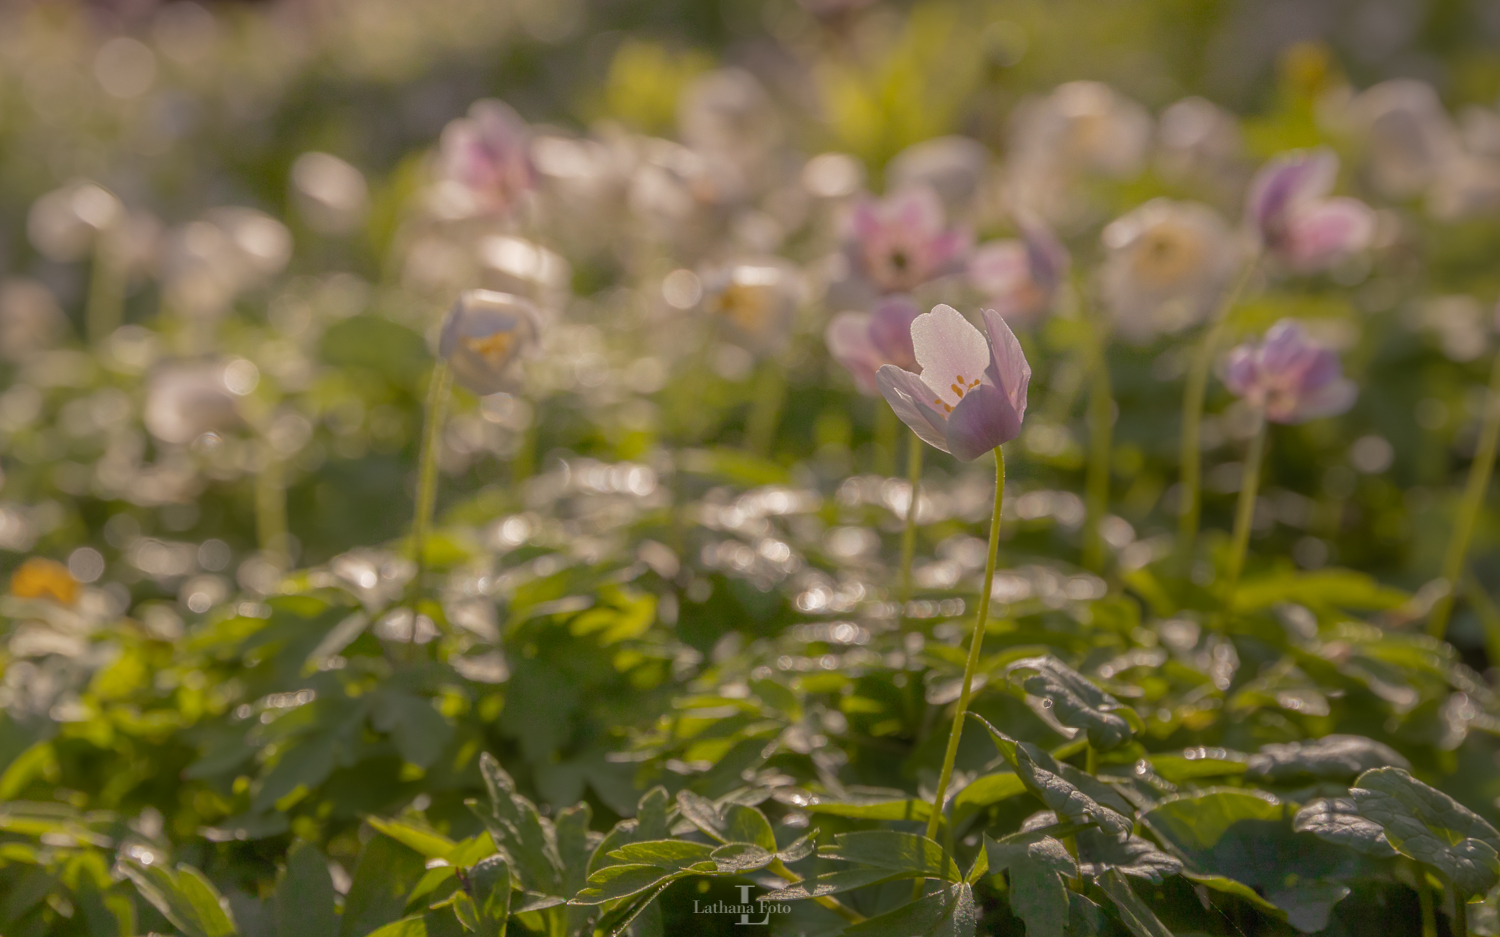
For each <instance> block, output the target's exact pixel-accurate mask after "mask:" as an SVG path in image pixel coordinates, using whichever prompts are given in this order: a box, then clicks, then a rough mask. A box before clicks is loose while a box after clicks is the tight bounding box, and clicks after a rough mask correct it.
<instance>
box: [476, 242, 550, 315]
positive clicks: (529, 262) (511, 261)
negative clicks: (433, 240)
mask: <svg viewBox="0 0 1500 937" xmlns="http://www.w3.org/2000/svg"><path fill="white" fill-rule="evenodd" d="M478 252H479V277H480V282H481V283H482V284H483V285H484V287H485V289H488V290H493V291H494V292H497V293H511V294H514V295H516V296H524V297H526V298H527V299H530V300H532V301H534V302H535V303H537V305H538V306H540V307H541V308H542V309H543V310H551V309H556V308H558V307H560V306H561V305H562V304H563V303H564V301H565V300H566V298H567V296H568V292H569V285H570V283H571V281H572V278H573V269H572V267H571V266H570V265H569V264H568V262H567V260H566V259H564V258H563V257H562V256H561V255H560V254H558V253H556V252H555V251H551V250H548V249H547V248H545V247H542V246H541V245H540V244H535V243H533V242H531V241H528V240H526V239H525V238H519V237H513V236H511V235H502V234H493V235H490V236H489V237H486V238H482V239H480V241H479V244H478Z"/></svg>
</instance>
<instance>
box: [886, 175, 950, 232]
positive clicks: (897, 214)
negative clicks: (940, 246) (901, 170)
mask: <svg viewBox="0 0 1500 937" xmlns="http://www.w3.org/2000/svg"><path fill="white" fill-rule="evenodd" d="M883 207H884V208H885V209H886V218H887V219H888V221H887V223H888V224H890V225H891V226H892V227H896V228H900V229H901V230H903V231H906V232H907V233H908V234H909V235H911V236H912V239H913V240H926V239H928V238H933V237H937V236H938V234H939V233H940V232H941V231H942V230H943V202H942V199H940V198H938V196H937V193H936V192H934V191H932V189H931V188H929V187H928V186H925V185H915V186H911V187H910V188H906V189H902V190H901V191H899V192H897V193H896V194H894V195H892V196H890V197H889V198H887V199H886V203H885V205H884V206H883Z"/></svg>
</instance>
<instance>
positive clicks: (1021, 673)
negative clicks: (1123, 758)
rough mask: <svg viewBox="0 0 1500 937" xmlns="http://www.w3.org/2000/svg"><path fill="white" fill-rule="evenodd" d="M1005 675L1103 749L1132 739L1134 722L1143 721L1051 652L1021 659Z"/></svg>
mask: <svg viewBox="0 0 1500 937" xmlns="http://www.w3.org/2000/svg"><path fill="white" fill-rule="evenodd" d="M1005 676H1006V679H1008V680H1010V681H1011V682H1012V683H1016V684H1019V685H1020V687H1021V688H1022V689H1023V690H1025V691H1026V692H1027V693H1029V694H1031V695H1032V696H1035V697H1037V698H1039V699H1040V700H1041V701H1042V706H1043V707H1044V708H1045V709H1046V710H1047V711H1048V712H1050V713H1051V714H1052V717H1053V718H1055V719H1056V720H1057V721H1058V722H1060V723H1062V724H1063V725H1064V726H1067V727H1068V728H1071V729H1080V730H1082V731H1083V732H1084V733H1085V734H1087V736H1088V740H1089V744H1090V745H1092V746H1094V748H1096V749H1098V750H1100V751H1108V750H1110V749H1112V748H1118V747H1120V746H1121V745H1124V744H1125V743H1126V742H1128V741H1130V740H1131V738H1132V737H1133V736H1134V732H1133V731H1132V723H1134V724H1136V725H1138V724H1139V721H1140V720H1139V718H1138V717H1137V716H1136V715H1135V712H1134V711H1133V710H1131V709H1130V708H1129V707H1128V706H1125V705H1124V704H1122V703H1121V702H1120V701H1119V700H1117V699H1115V698H1114V697H1113V696H1110V695H1109V694H1108V693H1106V692H1104V691H1103V690H1101V689H1099V688H1098V687H1097V686H1095V685H1094V684H1093V683H1092V682H1091V681H1089V680H1088V679H1087V678H1085V677H1084V676H1083V675H1082V674H1080V673H1079V672H1078V671H1076V670H1074V669H1073V668H1071V667H1069V666H1068V665H1067V664H1064V663H1063V662H1062V661H1060V660H1058V659H1057V658H1056V657H1053V656H1052V655H1050V654H1048V655H1045V656H1043V657H1027V658H1024V659H1022V660H1018V661H1016V662H1015V663H1013V664H1011V665H1010V666H1009V667H1007V668H1005ZM1122 713H1123V715H1121V714H1122Z"/></svg>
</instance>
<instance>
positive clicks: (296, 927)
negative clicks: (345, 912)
mask: <svg viewBox="0 0 1500 937" xmlns="http://www.w3.org/2000/svg"><path fill="white" fill-rule="evenodd" d="M334 901H335V897H334V890H333V876H332V875H330V874H329V872H328V860H326V859H324V858H323V854H322V853H320V852H318V849H317V847H316V846H313V845H312V844H311V843H301V842H299V843H298V844H297V845H296V846H294V847H292V851H291V852H290V853H289V854H288V855H287V860H286V874H285V875H283V876H282V879H281V882H280V884H278V885H277V886H276V900H275V910H276V932H277V934H279V935H280V937H298V935H300V934H336V933H338V930H339V922H338V912H337V910H336V909H335V908H334Z"/></svg>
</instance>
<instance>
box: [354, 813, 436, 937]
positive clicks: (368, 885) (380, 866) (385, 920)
mask: <svg viewBox="0 0 1500 937" xmlns="http://www.w3.org/2000/svg"><path fill="white" fill-rule="evenodd" d="M426 871H427V869H426V863H424V862H423V861H422V857H421V856H420V855H418V854H417V853H416V852H414V851H413V850H411V849H409V848H408V847H406V846H403V845H402V844H401V843H398V842H396V841H395V840H393V839H391V838H389V837H387V836H376V837H374V838H372V839H371V840H370V841H369V842H368V843H366V844H365V848H364V849H362V850H360V853H359V860H358V862H356V863H355V866H354V877H353V882H352V883H351V884H350V886H349V894H347V895H345V896H344V913H343V915H342V916H341V917H340V919H339V933H340V934H342V935H343V937H363V935H365V934H368V933H370V932H371V931H373V930H375V929H376V928H377V927H381V926H383V925H385V924H389V923H391V922H392V921H395V920H397V919H398V918H400V917H401V915H402V913H403V912H404V911H405V910H406V897H407V895H408V894H410V893H411V891H412V889H413V887H415V886H416V884H417V882H418V881H420V880H421V879H422V877H423V875H425V874H426Z"/></svg>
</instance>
